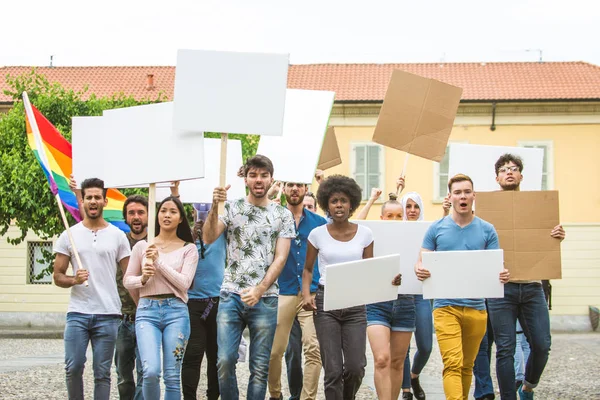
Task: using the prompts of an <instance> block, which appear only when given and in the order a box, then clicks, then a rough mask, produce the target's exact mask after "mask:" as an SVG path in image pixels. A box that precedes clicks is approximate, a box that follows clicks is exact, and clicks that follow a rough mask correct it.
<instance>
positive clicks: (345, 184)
mask: <svg viewBox="0 0 600 400" xmlns="http://www.w3.org/2000/svg"><path fill="white" fill-rule="evenodd" d="M334 193H344V194H345V195H346V196H348V198H349V199H350V215H352V214H353V213H354V211H356V209H357V208H358V206H359V205H360V202H361V200H362V189H361V188H360V186H358V183H356V181H355V180H354V179H352V178H348V177H347V176H343V175H331V176H329V177H328V178H327V179H325V180H324V181H323V183H321V185H320V186H319V190H318V191H317V203H319V207H321V210H323V211H325V213H326V214H329V198H330V197H331V195H332V194H334Z"/></svg>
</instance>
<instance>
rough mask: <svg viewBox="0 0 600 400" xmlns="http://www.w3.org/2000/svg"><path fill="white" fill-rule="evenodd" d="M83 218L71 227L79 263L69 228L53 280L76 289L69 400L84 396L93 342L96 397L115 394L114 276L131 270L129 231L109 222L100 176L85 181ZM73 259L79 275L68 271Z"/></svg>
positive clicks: (69, 335)
mask: <svg viewBox="0 0 600 400" xmlns="http://www.w3.org/2000/svg"><path fill="white" fill-rule="evenodd" d="M81 193H82V197H83V210H84V219H83V221H82V222H80V223H78V224H77V225H74V226H72V227H71V229H70V231H71V236H72V238H73V242H74V243H75V248H76V250H77V252H78V253H79V257H80V260H81V263H82V264H83V265H79V264H78V262H77V258H76V257H75V253H74V250H73V246H72V244H71V242H70V240H69V237H68V235H67V232H66V231H65V232H63V233H62V234H61V235H60V237H59V238H58V240H57V241H56V244H55V245H54V253H56V258H55V259H54V275H53V276H54V283H55V284H56V285H57V286H60V287H63V288H71V298H70V300H69V307H68V310H67V321H66V324H65V335H64V342H65V364H66V365H65V370H66V375H67V392H68V398H69V399H83V368H84V365H85V361H86V356H85V353H86V351H87V347H88V343H89V342H90V341H91V342H92V350H93V368H94V399H96V400H104V399H107V400H108V398H109V397H110V368H111V364H112V357H113V354H114V352H115V343H116V340H117V332H118V329H119V322H120V316H121V300H120V299H119V292H118V290H117V282H116V280H115V276H116V273H117V268H121V269H122V271H123V273H125V270H126V269H127V263H128V262H129V255H130V253H131V250H130V248H129V242H128V241H127V238H126V236H125V234H124V233H123V232H122V231H120V230H119V229H118V228H116V227H115V226H113V225H111V224H109V223H108V222H106V221H105V220H104V217H103V216H102V211H103V209H104V207H105V206H106V204H107V198H106V189H104V182H103V181H102V180H100V179H97V178H91V179H86V180H84V181H83V182H82V184H81ZM69 263H71V264H72V265H73V271H74V275H67V268H68V267H69Z"/></svg>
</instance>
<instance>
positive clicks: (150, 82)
mask: <svg viewBox="0 0 600 400" xmlns="http://www.w3.org/2000/svg"><path fill="white" fill-rule="evenodd" d="M146 90H154V74H148V75H146Z"/></svg>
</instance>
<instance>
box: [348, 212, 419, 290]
mask: <svg viewBox="0 0 600 400" xmlns="http://www.w3.org/2000/svg"><path fill="white" fill-rule="evenodd" d="M353 222H355V223H357V224H360V225H363V226H366V227H368V228H369V229H371V231H372V232H373V241H374V243H375V244H374V246H373V254H374V256H375V257H380V256H386V255H390V254H399V255H400V265H399V266H398V271H400V273H401V274H402V284H401V285H400V286H398V293H399V294H421V293H423V285H422V284H421V281H420V280H418V279H417V276H416V275H415V269H414V268H415V264H416V263H417V261H419V253H420V251H421V246H422V244H423V238H424V237H425V232H427V229H428V228H429V226H430V225H431V222H425V221H414V222H408V221H353Z"/></svg>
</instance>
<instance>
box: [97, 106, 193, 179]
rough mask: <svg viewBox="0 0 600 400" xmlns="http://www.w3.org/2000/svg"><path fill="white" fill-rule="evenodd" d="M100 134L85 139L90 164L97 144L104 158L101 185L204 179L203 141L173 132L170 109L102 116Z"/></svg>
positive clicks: (139, 108)
mask: <svg viewBox="0 0 600 400" xmlns="http://www.w3.org/2000/svg"><path fill="white" fill-rule="evenodd" d="M103 118H104V120H105V122H104V124H105V125H104V128H105V130H104V134H103V136H102V138H101V139H99V138H93V137H90V139H89V140H90V142H89V144H88V146H86V155H87V156H88V157H89V159H93V158H97V156H98V154H97V153H96V149H95V148H94V145H95V143H96V142H97V141H98V140H103V141H105V142H106V143H109V144H110V145H111V151H110V152H106V153H105V158H103V160H104V163H105V178H104V183H105V184H106V186H107V187H123V186H127V185H140V184H149V183H159V182H170V181H175V180H180V181H181V180H186V179H195V178H202V177H204V135H203V134H197V133H180V132H177V133H176V132H174V131H173V103H172V102H168V103H158V104H148V105H144V106H136V107H127V108H118V109H114V110H106V111H104V116H103Z"/></svg>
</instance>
